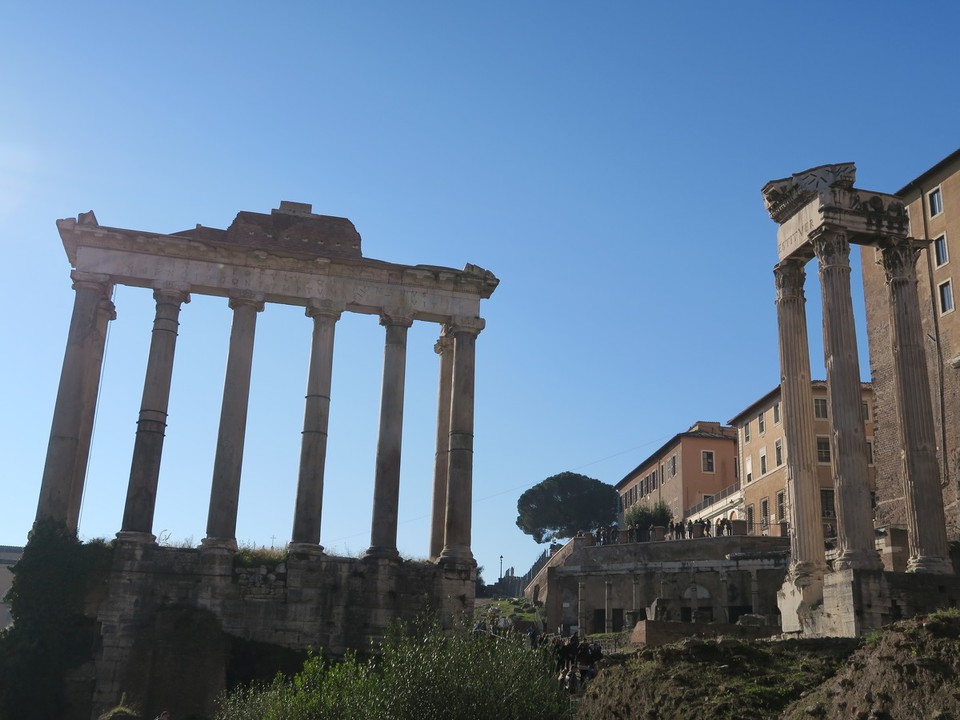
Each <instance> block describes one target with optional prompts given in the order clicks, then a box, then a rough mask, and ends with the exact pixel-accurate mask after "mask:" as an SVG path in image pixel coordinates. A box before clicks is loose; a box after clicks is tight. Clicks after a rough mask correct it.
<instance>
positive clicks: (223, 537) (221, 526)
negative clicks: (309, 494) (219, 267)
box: [203, 298, 263, 548]
mask: <svg viewBox="0 0 960 720" xmlns="http://www.w3.org/2000/svg"><path fill="white" fill-rule="evenodd" d="M230 307H231V309H232V310H233V326H232V328H231V330H230V351H229V353H228V355H227V372H226V377H225V379H224V383H223V404H222V406H221V409H220V430H219V434H218V436H217V453H216V456H215V458H214V463H213V483H212V486H211V489H210V511H209V514H208V515H207V537H206V538H204V540H203V545H205V546H225V547H231V548H236V545H237V539H236V533H237V509H238V507H239V502H240V471H241V467H242V465H243V443H244V436H245V434H246V430H247V404H248V401H249V399H250V375H251V372H252V370H253V340H254V334H255V332H256V327H257V313H258V312H260V311H262V310H263V301H262V300H255V299H248V298H231V299H230Z"/></svg>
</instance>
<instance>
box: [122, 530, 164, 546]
mask: <svg viewBox="0 0 960 720" xmlns="http://www.w3.org/2000/svg"><path fill="white" fill-rule="evenodd" d="M117 541H118V542H122V543H132V544H135V545H153V544H156V542H157V536H156V535H153V534H152V533H148V532H138V531H136V530H121V531H120V532H118V533H117Z"/></svg>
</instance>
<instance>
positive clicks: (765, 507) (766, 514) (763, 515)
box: [760, 498, 770, 530]
mask: <svg viewBox="0 0 960 720" xmlns="http://www.w3.org/2000/svg"><path fill="white" fill-rule="evenodd" d="M769 525H770V498H763V500H761V501H760V527H761V528H763V529H764V530H766V529H767V527H768V526H769Z"/></svg>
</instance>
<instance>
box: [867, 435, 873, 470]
mask: <svg viewBox="0 0 960 720" xmlns="http://www.w3.org/2000/svg"><path fill="white" fill-rule="evenodd" d="M867 465H873V440H867Z"/></svg>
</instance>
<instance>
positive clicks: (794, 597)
mask: <svg viewBox="0 0 960 720" xmlns="http://www.w3.org/2000/svg"><path fill="white" fill-rule="evenodd" d="M822 605H823V575H822V574H816V573H812V574H806V575H802V576H799V577H791V576H787V578H786V580H784V582H783V585H782V586H781V588H780V591H779V592H778V593H777V607H778V608H779V609H780V629H781V630H782V631H783V632H785V633H804V634H806V633H807V632H808V631H809V630H810V627H811V626H812V625H813V619H812V617H811V616H812V611H813V610H814V608H817V607H821V606H822Z"/></svg>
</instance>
